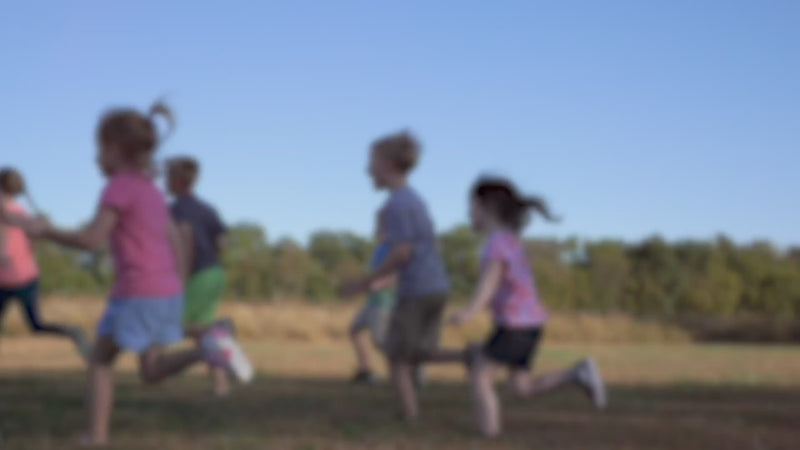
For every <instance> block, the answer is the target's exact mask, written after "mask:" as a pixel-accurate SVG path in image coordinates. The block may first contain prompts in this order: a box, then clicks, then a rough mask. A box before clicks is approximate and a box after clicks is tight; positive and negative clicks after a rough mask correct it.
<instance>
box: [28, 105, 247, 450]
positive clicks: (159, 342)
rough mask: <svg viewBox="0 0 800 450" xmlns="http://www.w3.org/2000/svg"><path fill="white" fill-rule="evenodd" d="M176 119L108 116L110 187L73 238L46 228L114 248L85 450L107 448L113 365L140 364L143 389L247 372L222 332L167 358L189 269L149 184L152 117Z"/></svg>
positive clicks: (105, 149) (73, 241)
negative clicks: (211, 370) (216, 369)
mask: <svg viewBox="0 0 800 450" xmlns="http://www.w3.org/2000/svg"><path fill="white" fill-rule="evenodd" d="M156 116H163V117H164V118H165V119H166V120H167V121H168V122H169V123H170V124H171V123H172V115H171V113H170V111H169V109H168V108H166V107H165V106H164V105H162V104H158V103H157V104H155V105H154V106H153V107H152V108H151V109H150V113H149V114H147V115H145V114H141V113H139V112H138V111H136V110H133V109H117V110H112V111H110V112H108V113H106V114H105V115H104V116H103V117H102V118H101V120H100V124H99V126H98V129H97V144H98V150H99V152H98V158H97V161H98V164H99V166H100V169H101V170H102V172H103V174H104V175H105V176H106V178H107V179H108V183H107V184H106V187H105V189H104V190H103V194H102V196H101V198H100V204H99V207H98V209H97V213H96V214H95V217H94V219H92V221H91V222H90V223H89V225H87V226H86V227H85V228H83V229H81V230H78V231H61V230H57V229H53V228H49V229H47V230H45V231H44V233H43V234H44V236H45V237H47V238H49V239H52V240H54V241H56V242H59V243H61V244H63V245H67V246H72V247H77V248H80V249H85V250H92V251H96V250H98V249H100V248H102V247H103V246H104V245H105V244H106V243H107V242H109V240H110V242H111V254H112V257H113V260H114V268H115V275H116V276H115V282H114V287H113V289H112V291H111V294H110V298H109V302H108V307H107V309H106V312H105V314H104V315H103V317H102V319H101V320H100V323H99V325H98V329H97V334H98V338H97V343H96V345H95V349H94V354H93V356H92V361H91V367H90V375H91V376H90V380H91V381H90V387H89V417H90V424H89V430H88V435H87V436H85V438H84V440H85V443H86V444H89V445H104V444H106V443H107V441H108V429H109V420H110V417H111V409H112V405H113V395H112V392H113V380H112V368H113V364H114V361H115V360H116V357H117V355H118V354H119V353H120V352H121V351H123V350H128V351H132V352H135V353H137V354H139V372H140V375H141V378H142V380H143V381H144V382H145V383H156V382H159V381H161V380H163V379H165V378H167V377H170V376H172V375H176V374H178V373H180V372H182V371H184V370H185V369H187V368H189V367H190V366H192V365H193V364H195V363H197V362H199V361H201V360H205V361H207V362H209V363H212V364H216V365H220V366H223V367H225V368H226V369H228V370H229V371H231V372H232V373H233V374H234V375H235V376H237V377H238V378H239V379H240V380H242V381H249V379H250V378H251V377H252V367H251V366H250V364H249V361H247V360H246V358H245V357H244V356H243V354H242V352H241V349H240V348H238V346H237V345H236V344H235V342H234V341H233V340H232V338H231V336H230V334H229V333H228V332H227V330H225V329H224V328H221V327H219V328H214V329H211V330H209V331H208V332H207V333H206V335H205V336H204V337H203V338H202V339H200V342H199V345H198V346H197V348H195V349H191V350H183V351H175V352H171V353H167V352H166V351H164V346H167V345H169V344H172V343H175V342H178V341H180V340H182V339H183V328H182V326H181V323H182V314H183V280H185V277H186V273H187V269H188V264H187V261H186V254H185V252H184V250H183V248H182V246H181V239H180V236H179V235H178V232H177V229H176V227H175V225H174V224H173V223H172V221H171V219H170V216H169V212H168V210H167V204H166V201H165V199H164V196H163V195H162V194H161V192H159V190H158V189H157V188H156V185H155V183H154V181H153V179H152V177H151V174H152V170H151V169H152V167H153V163H152V161H153V156H154V153H155V150H156V148H157V147H158V143H159V136H158V135H157V132H156V125H155V121H154V119H155V117H156Z"/></svg>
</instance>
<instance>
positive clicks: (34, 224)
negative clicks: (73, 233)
mask: <svg viewBox="0 0 800 450" xmlns="http://www.w3.org/2000/svg"><path fill="white" fill-rule="evenodd" d="M52 228H53V226H52V225H51V224H50V222H49V221H48V220H47V218H45V217H44V216H37V217H36V218H34V219H32V220H31V221H30V222H29V223H28V224H27V225H26V227H25V231H26V232H27V233H28V234H29V235H31V236H33V237H36V238H40V237H43V236H44V235H45V234H47V232H48V231H50V230H51V229H52Z"/></svg>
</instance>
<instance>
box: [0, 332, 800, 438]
mask: <svg viewBox="0 0 800 450" xmlns="http://www.w3.org/2000/svg"><path fill="white" fill-rule="evenodd" d="M247 348H248V350H249V351H250V353H251V354H252V356H253V358H254V359H255V360H256V361H257V364H258V367H259V378H258V379H257V380H256V382H255V383H254V384H253V385H250V386H247V387H243V388H240V389H238V390H237V391H236V392H235V393H234V394H233V396H232V397H230V398H228V399H224V400H215V399H213V398H211V397H210V396H209V395H208V388H209V387H208V383H207V380H206V378H205V376H204V374H202V373H201V371H199V370H198V371H194V372H192V373H191V374H188V375H186V376H183V377H180V378H178V379H175V380H172V381H170V382H168V383H166V384H164V385H162V386H159V387H155V388H147V387H143V386H141V385H140V384H139V382H138V380H137V379H136V377H135V375H134V374H133V373H132V372H131V369H132V367H133V366H132V363H133V358H130V357H128V358H126V359H124V360H123V361H122V362H121V364H120V370H119V373H120V375H119V377H118V381H117V391H116V393H117V402H116V409H115V416H114V420H113V428H112V436H113V439H114V445H115V446H114V447H112V448H124V449H128V448H130V449H149V448H159V449H178V450H184V449H185V450H189V449H192V450H194V449H490V450H491V449H531V448H541V449H556V450H561V449H609V450H611V449H614V450H618V449H648V450H650V449H655V450H657V449H704V450H705V449H708V450H714V449H753V450H756V449H764V450H774V449H796V448H798V443H800V428H798V425H800V348H797V347H788V346H783V347H782V346H696V345H675V346H669V345H666V346H665V345H643V346H635V345H625V346H592V347H589V346H548V347H547V348H545V349H544V350H543V351H542V354H541V358H540V364H539V365H538V368H540V369H541V370H546V369H550V368H555V367H559V366H563V365H565V364H569V363H571V362H573V361H574V360H575V359H577V358H578V357H580V356H582V355H583V354H585V353H592V354H594V355H596V357H597V358H598V360H599V361H600V363H601V366H602V368H603V370H604V372H605V373H606V375H607V378H608V380H609V383H610V387H611V406H610V408H609V409H608V411H605V412H602V413H600V412H597V411H594V410H593V409H592V408H590V407H589V404H588V402H587V399H586V398H585V397H584V396H583V395H582V394H581V393H580V392H577V391H565V392H562V393H554V394H552V395H550V396H547V397H544V398H541V399H536V400H527V401H521V400H516V399H513V398H512V397H511V396H510V395H508V394H507V393H505V391H504V390H501V392H503V405H504V409H505V414H504V418H505V428H506V432H505V435H504V437H503V438H501V439H500V440H497V441H486V440H483V439H481V438H480V437H478V436H477V434H476V432H475V428H474V425H473V421H472V405H471V401H470V397H469V390H468V387H467V386H466V384H465V383H464V380H463V378H464V377H463V373H462V371H461V370H460V369H457V368H437V369H436V370H432V371H431V376H432V379H433V380H432V383H431V384H430V385H429V386H428V387H426V388H425V389H424V391H423V393H422V411H423V416H422V419H421V420H420V422H419V423H417V424H414V425H403V424H401V423H399V422H398V421H396V420H395V409H394V402H393V398H392V395H391V391H390V390H389V389H388V387H387V386H386V385H379V386H374V387H354V386H350V385H348V384H347V383H346V377H347V375H349V373H350V369H351V364H352V358H351V356H350V354H349V350H348V348H347V347H346V346H344V345H343V344H342V343H329V344H311V343H307V344H300V343H294V342H270V341H258V342H250V343H248V345H247ZM84 382H85V374H84V373H83V371H81V370H80V367H79V365H78V361H77V359H76V358H75V357H74V356H73V355H72V352H71V349H70V348H69V346H68V345H67V344H65V343H62V342H60V341H52V340H33V339H29V338H26V339H15V340H5V341H3V342H2V343H0V434H1V435H2V438H0V439H2V440H0V449H21V450H27V449H36V450H46V449H63V448H72V444H73V443H74V442H76V440H77V436H78V431H79V430H80V429H81V427H82V426H83V425H84V423H83V418H84V412H83V392H84Z"/></svg>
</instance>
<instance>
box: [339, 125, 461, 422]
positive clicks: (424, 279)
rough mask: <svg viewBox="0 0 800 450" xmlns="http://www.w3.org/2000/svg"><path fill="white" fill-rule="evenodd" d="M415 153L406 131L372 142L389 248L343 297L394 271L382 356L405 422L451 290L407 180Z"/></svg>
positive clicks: (432, 356)
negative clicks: (393, 296) (393, 295)
mask: <svg viewBox="0 0 800 450" xmlns="http://www.w3.org/2000/svg"><path fill="white" fill-rule="evenodd" d="M419 153H420V146H419V143H418V142H417V140H416V139H415V138H414V137H413V136H412V135H411V134H409V133H399V134H395V135H390V136H387V137H384V138H382V139H379V140H378V141H376V142H375V143H374V144H373V145H372V149H371V158H370V166H369V173H370V175H371V177H372V179H373V182H374V184H375V187H376V188H378V189H382V190H383V189H386V190H389V191H390V195H389V200H388V201H387V202H386V205H385V206H384V207H383V214H385V218H384V226H385V230H386V241H387V245H388V247H389V248H390V249H391V250H390V251H389V255H388V256H387V257H386V259H385V260H384V261H383V264H381V265H380V267H378V268H377V269H375V270H373V271H372V273H370V274H369V275H367V276H366V277H364V278H362V279H360V280H356V281H353V282H351V283H348V284H347V285H346V286H345V288H344V289H343V292H342V293H343V294H344V295H346V296H353V295H356V294H358V293H362V292H366V291H368V290H369V288H370V287H371V286H372V285H373V284H374V283H375V282H376V281H377V280H380V279H382V278H384V277H385V276H387V275H391V274H393V273H395V272H397V273H398V281H397V301H396V305H395V307H394V310H393V311H392V317H391V320H390V324H389V333H388V336H387V340H386V355H387V357H388V359H389V365H390V372H391V379H392V385H393V387H394V389H395V392H396V394H397V396H398V398H399V400H400V407H401V414H402V417H403V419H405V420H406V421H414V420H416V418H417V417H418V415H419V407H418V404H417V386H415V382H414V373H415V370H416V368H417V367H419V366H420V365H421V364H422V363H425V362H429V361H433V360H436V359H437V357H438V356H439V350H438V348H439V336H440V332H441V323H442V315H443V313H444V309H445V306H446V304H447V298H448V296H449V293H450V281H449V280H448V278H447V273H446V271H445V267H444V263H443V262H442V258H441V256H440V255H439V250H438V246H437V243H436V233H435V231H434V226H433V221H432V220H431V218H430V215H429V213H428V208H427V207H426V206H425V202H424V201H423V200H422V198H421V197H420V196H419V194H417V193H416V191H414V189H412V188H411V187H410V186H409V185H408V176H409V174H410V173H411V171H412V170H413V169H414V168H415V167H416V165H417V161H418V159H419Z"/></svg>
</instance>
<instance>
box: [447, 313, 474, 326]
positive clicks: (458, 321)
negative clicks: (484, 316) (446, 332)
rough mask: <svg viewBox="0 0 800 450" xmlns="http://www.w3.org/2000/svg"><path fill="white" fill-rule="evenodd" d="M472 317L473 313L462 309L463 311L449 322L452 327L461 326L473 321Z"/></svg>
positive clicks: (453, 316)
mask: <svg viewBox="0 0 800 450" xmlns="http://www.w3.org/2000/svg"><path fill="white" fill-rule="evenodd" d="M472 315H473V314H472V311H470V310H468V309H462V310H461V311H459V312H457V313H455V314H453V315H452V316H450V318H449V319H448V320H447V321H448V322H449V323H450V325H455V326H461V325H463V324H465V323H467V322H469V321H470V320H471V319H472Z"/></svg>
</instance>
